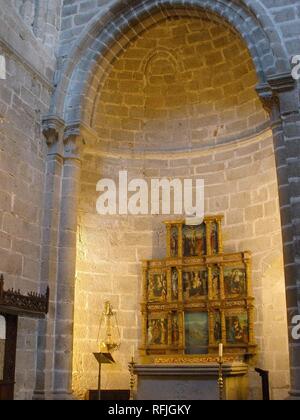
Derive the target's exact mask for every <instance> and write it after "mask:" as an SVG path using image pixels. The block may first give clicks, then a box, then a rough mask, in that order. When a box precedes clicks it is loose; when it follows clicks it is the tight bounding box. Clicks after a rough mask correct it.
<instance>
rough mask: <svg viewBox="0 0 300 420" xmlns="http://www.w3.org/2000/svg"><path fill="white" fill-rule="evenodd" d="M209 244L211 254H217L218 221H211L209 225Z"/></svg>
mask: <svg viewBox="0 0 300 420" xmlns="http://www.w3.org/2000/svg"><path fill="white" fill-rule="evenodd" d="M210 229H211V232H210V246H211V253H212V254H213V255H217V254H218V252H219V239H218V237H219V235H218V223H217V222H212V223H211V225H210Z"/></svg>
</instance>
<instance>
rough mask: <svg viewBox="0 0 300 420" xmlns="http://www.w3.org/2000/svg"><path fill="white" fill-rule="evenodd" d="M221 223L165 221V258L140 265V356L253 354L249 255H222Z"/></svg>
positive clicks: (209, 219) (218, 218) (211, 220)
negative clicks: (186, 223) (220, 344)
mask: <svg viewBox="0 0 300 420" xmlns="http://www.w3.org/2000/svg"><path fill="white" fill-rule="evenodd" d="M222 219H223V216H208V217H205V219H204V222H203V224H201V225H199V226H187V225H185V222H184V221H183V220H179V221H170V222H165V224H166V229H167V258H165V259H163V260H151V261H144V262H143V301H142V316H143V343H142V346H141V348H140V350H141V355H142V356H160V357H162V358H163V360H165V361H166V362H168V360H169V359H170V360H171V359H172V360H173V361H174V359H176V355H178V356H180V355H181V358H182V355H185V357H190V358H191V359H192V358H196V356H197V360H198V359H199V356H200V358H201V355H202V357H203V360H206V358H205V355H208V354H210V355H215V354H217V353H218V346H219V343H223V345H224V348H225V353H227V354H231V355H232V356H235V357H237V358H238V357H243V356H246V355H251V354H254V353H255V349H256V345H255V338H254V298H253V296H252V288H251V253H250V252H249V251H245V252H240V253H234V254H225V253H224V252H223V243H222ZM168 356H169V357H168ZM170 356H172V357H170ZM174 356H175V358H174ZM179 358H180V357H179Z"/></svg>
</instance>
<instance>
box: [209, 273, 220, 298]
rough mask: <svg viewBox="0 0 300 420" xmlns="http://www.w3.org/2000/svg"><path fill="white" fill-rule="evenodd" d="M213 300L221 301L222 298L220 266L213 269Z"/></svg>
mask: <svg viewBox="0 0 300 420" xmlns="http://www.w3.org/2000/svg"><path fill="white" fill-rule="evenodd" d="M211 275H212V298H213V299H219V297H220V269H219V267H218V266H214V267H212V270H211Z"/></svg>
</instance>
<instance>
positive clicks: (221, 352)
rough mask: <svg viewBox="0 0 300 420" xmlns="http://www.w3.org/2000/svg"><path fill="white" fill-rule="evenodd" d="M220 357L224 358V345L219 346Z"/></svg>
mask: <svg viewBox="0 0 300 420" xmlns="http://www.w3.org/2000/svg"><path fill="white" fill-rule="evenodd" d="M219 357H220V358H222V357H223V344H222V343H220V344H219Z"/></svg>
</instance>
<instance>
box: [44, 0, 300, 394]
mask: <svg viewBox="0 0 300 420" xmlns="http://www.w3.org/2000/svg"><path fill="white" fill-rule="evenodd" d="M250 3H251V6H250ZM250 7H252V9H251V8H250ZM184 13H185V14H186V15H188V16H199V13H200V15H201V16H203V14H206V16H207V17H209V18H210V19H211V18H212V17H213V18H215V19H219V20H220V21H221V22H222V23H223V24H224V22H226V23H227V24H228V25H229V26H230V27H231V28H232V29H234V30H235V31H236V32H237V33H238V34H239V35H240V37H241V38H243V40H244V41H245V44H246V46H247V48H248V50H249V52H250V54H251V56H252V59H253V63H254V66H255V69H256V73H257V75H258V79H259V82H260V89H259V93H260V96H261V97H262V98H263V99H264V100H265V101H264V103H265V104H266V105H267V107H268V111H269V112H270V113H271V112H272V121H273V124H272V128H273V137H274V146H275V155H276V158H277V175H278V183H279V196H280V207H281V219H282V226H281V228H282V233H283V239H284V262H285V271H286V286H287V304H288V315H289V318H291V317H292V316H293V315H294V314H295V311H296V309H297V308H296V307H297V293H296V292H297V284H296V280H295V279H296V277H295V271H294V270H295V269H297V268H298V269H299V266H298V265H297V262H296V260H295V251H294V249H293V248H294V246H295V243H296V240H295V238H294V233H293V230H292V227H293V225H295V226H296V223H297V221H296V215H294V214H293V210H294V211H295V210H296V205H294V207H293V194H295V193H294V192H293V190H292V187H291V185H290V180H289V172H288V170H287V169H289V170H290V171H291V173H292V168H291V165H290V168H287V167H288V165H287V160H288V156H289V155H290V152H291V150H290V149H289V150H288V148H289V147H292V146H290V145H291V144H292V141H287V140H293V139H294V137H295V135H293V134H291V129H290V128H291V127H294V126H295V125H296V124H297V121H299V116H298V114H299V94H298V93H297V95H298V98H295V96H296V93H295V91H293V88H294V85H295V83H294V81H293V80H291V75H290V64H289V60H288V54H287V52H286V51H285V49H284V48H283V46H282V44H281V41H280V37H279V35H278V33H277V31H276V29H275V25H273V22H272V19H271V18H270V17H269V16H268V13H267V12H266V10H265V9H264V8H263V6H262V5H261V2H260V1H256V0H254V1H253V0H251V1H249V0H243V1H242V0H228V1H225V0H186V1H185V0H182V1H180V0H174V1H173V0H157V1H155V0H145V1H139V0H132V1H131V0H128V1H126V2H122V4H120V3H118V4H117V5H116V6H114V7H112V8H111V9H110V11H109V12H106V13H104V14H103V13H100V14H99V15H97V16H95V18H94V19H92V20H91V22H90V24H89V26H88V27H87V29H86V30H85V31H84V32H83V33H82V35H81V37H80V39H79V41H78V42H76V44H75V46H74V48H73V50H72V51H71V54H70V56H69V58H68V59H67V60H66V62H65V63H64V66H63V69H62V71H61V72H60V73H58V75H57V80H58V84H57V87H56V92H55V94H54V96H53V99H52V106H51V110H50V113H51V114H52V116H53V115H57V116H59V117H61V118H62V119H63V120H64V121H62V120H59V121H58V122H57V121H52V120H51V118H52V117H51V115H50V117H48V120H47V121H46V128H47V130H48V131H46V132H47V135H48V136H49V138H50V140H51V141H50V140H49V144H50V146H51V145H52V146H51V147H52V149H53V150H54V149H55V148H56V143H57V140H58V137H59V138H61V136H62V132H63V130H64V128H65V126H66V128H67V130H66V132H65V140H66V141H69V143H71V144H72V145H75V143H76V142H77V140H78V139H80V140H82V133H80V132H79V130H77V127H78V126H80V124H81V123H85V124H83V125H82V127H83V128H84V127H85V126H89V119H88V118H86V116H87V117H88V116H89V115H90V111H91V109H92V107H93V104H94V102H95V98H96V97H97V89H96V87H99V84H100V85H101V80H102V78H103V76H104V75H105V74H106V72H107V71H109V69H110V68H111V66H112V65H113V63H114V60H115V58H116V57H117V56H118V54H120V53H121V52H122V51H123V50H124V49H126V47H127V45H128V44H129V43H130V42H131V41H132V40H133V39H135V38H136V37H138V36H139V34H140V33H142V32H143V31H145V30H146V29H147V25H149V26H151V25H154V24H155V23H156V22H158V21H159V20H163V19H167V18H168V17H179V16H181V15H182V14H184ZM275 51H276V52H275ZM99 63H100V65H99ZM97 67H98V68H97ZM96 70H98V71H96ZM87 92H89V93H91V99H88V97H89V96H90V95H86V93H87ZM274 94H275V95H276V96H278V99H279V101H280V105H281V107H279V101H278V102H274V97H273V96H274ZM84 109H85V110H86V114H85V115H84V114H83V110H84ZM283 116H284V118H283ZM295 123H296V124H295ZM57 126H58V128H57ZM53 128H55V130H57V131H59V136H58V134H56V133H55V135H54V134H53V133H52V131H53V130H52V129H53ZM89 133H90V134H93V133H92V132H91V131H90V132H89ZM293 133H294V132H293ZM298 135H299V130H298V131H297V136H298ZM52 143H53V144H52ZM53 145H54V146H55V147H54V146H53ZM74 149H76V153H73V152H74V151H73V150H70V151H68V154H67V157H66V159H65V160H66V162H67V163H65V167H66V169H65V173H66V175H63V176H65V178H66V179H65V189H66V190H67V189H68V185H67V184H68V181H70V180H71V178H70V177H69V178H68V173H69V172H70V171H69V168H68V165H69V166H72V165H73V166H74V168H75V165H77V158H78V154H77V148H75V147H74ZM53 150H52V151H53ZM59 153H61V151H59ZM62 154H63V152H62ZM73 161H74V163H73ZM74 172H76V174H75V175H76V176H74V177H73V179H72V183H73V184H74V185H75V186H77V184H78V178H79V175H78V174H79V172H80V171H79V169H78V170H77V166H76V168H75V169H74ZM290 176H291V175H290ZM63 179H64V178H63ZM74 190H76V189H75V188H74ZM64 194H65V195H64ZM76 194H77V193H76ZM76 194H75V193H74V195H76ZM62 195H63V198H64V200H62V202H61V211H62V212H64V211H65V210H64V206H65V205H66V203H67V201H68V196H67V193H63V194H62ZM72 198H73V197H72ZM67 204H68V203H67ZM69 208H70V213H71V216H72V223H73V225H72V230H74V232H76V214H75V212H76V206H73V207H72V211H71V206H69V207H68V209H69ZM60 228H61V230H62V231H63V230H64V229H65V230H66V231H67V230H70V229H69V225H68V222H67V218H63V219H62V223H61V227H60ZM74 238H75V236H74V237H73V238H72V240H70V242H72V248H71V247H68V250H69V249H70V255H67V256H66V258H65V259H64V261H63V262H60V266H61V270H60V272H59V274H58V278H59V277H62V273H64V271H63V270H64V268H65V267H64V264H65V265H66V266H67V265H68V267H67V268H68V270H69V271H68V273H67V274H68V275H67V276H66V278H65V284H67V285H68V290H69V289H70V292H69V294H70V296H67V298H66V299H67V302H68V304H69V307H66V308H65V305H64V306H63V305H62V304H61V306H63V307H64V308H65V309H64V311H65V312H66V313H63V314H60V315H59V316H57V320H56V322H57V323H58V324H59V323H61V324H63V319H69V320H71V317H72V308H73V304H74V296H72V293H73V292H72V288H73V282H74V270H75V268H74V255H73V254H74V252H73V251H74V250H76V243H75V239H74ZM65 242H66V240H65V238H63V239H62V240H61V243H62V245H61V246H62V247H64V246H65V245H64V244H65ZM71 251H72V252H73V253H72V252H71ZM71 254H72V255H71ZM58 295H59V294H58ZM62 303H63V302H62ZM58 312H60V310H58ZM289 325H291V321H290V319H289ZM57 347H58V350H57V353H58V354H59V353H60V352H61V351H60V349H59V346H58V345H57ZM66 348H67V350H68V357H65V359H66V360H65V362H64V365H65V366H63V369H61V366H60V364H59V363H58V362H57V363H56V365H57V366H58V367H57V368H56V370H57V372H56V377H55V381H54V383H55V385H54V388H55V389H56V392H58V393H61V394H65V393H68V392H69V390H70V376H71V361H70V355H71V354H72V333H71V332H70V333H69V335H68V337H67V339H66ZM298 355H299V348H298V347H297V344H295V343H294V342H293V341H292V340H291V339H290V356H291V373H292V380H291V382H292V395H295V396H299V395H300V392H299V384H300V381H299V373H298V368H297V363H296V362H294V361H296V360H297V356H298ZM58 361H60V359H59V358H58ZM61 383H62V385H61Z"/></svg>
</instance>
